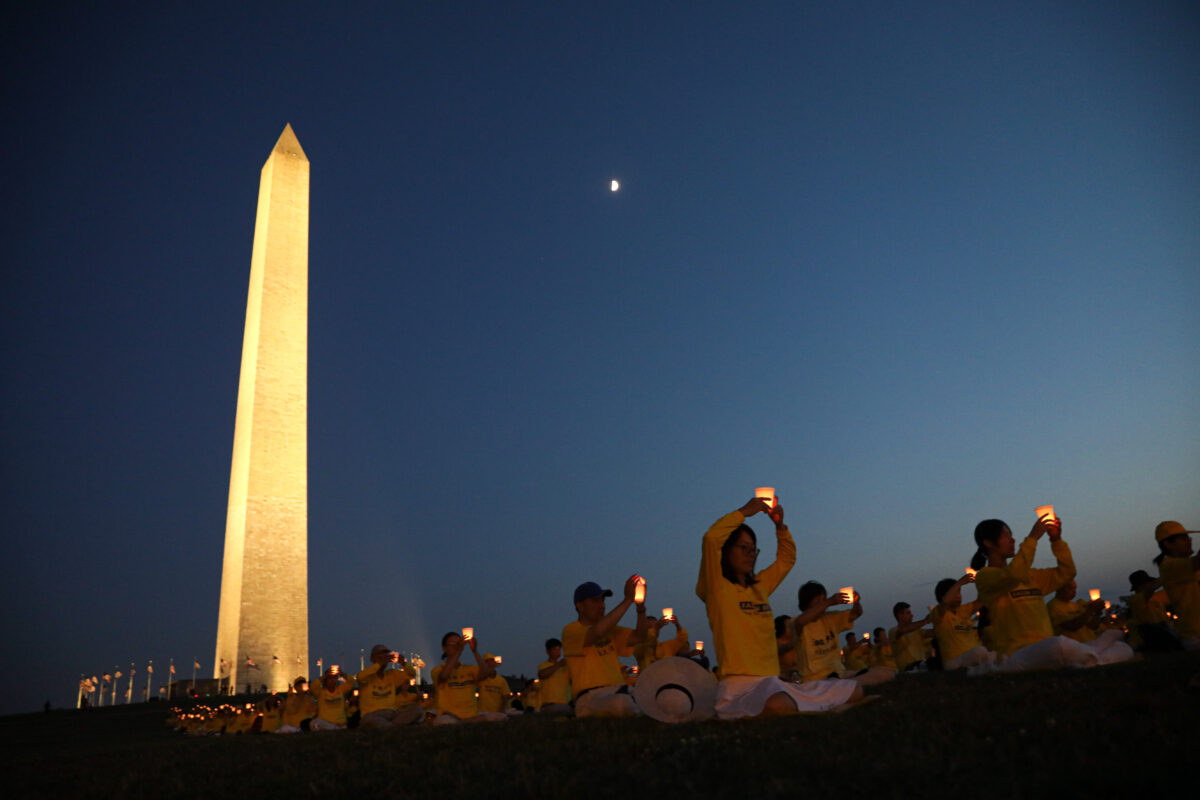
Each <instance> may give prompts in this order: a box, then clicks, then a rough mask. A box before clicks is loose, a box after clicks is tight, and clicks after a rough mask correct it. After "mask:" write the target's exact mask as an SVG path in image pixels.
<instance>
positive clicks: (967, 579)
mask: <svg viewBox="0 0 1200 800" xmlns="http://www.w3.org/2000/svg"><path fill="white" fill-rule="evenodd" d="M974 581H975V576H974V575H971V574H969V573H968V574H966V575H963V576H962V577H961V578H959V579H958V580H955V579H954V578H943V579H942V580H940V581H938V583H937V586H936V587H934V590H933V594H934V597H935V598H936V599H937V601H938V604H937V605H936V606H935V607H934V610H933V611H932V612H930V616H931V617H932V619H933V635H934V636H935V637H937V643H938V653H939V654H940V656H941V659H942V669H944V670H955V669H972V668H974V673H981V672H986V671H987V670H988V669H989V668H990V667H991V666H993V665H994V664H995V663H996V654H995V653H993V652H992V651H991V650H988V649H987V648H986V647H984V646H983V642H982V641H981V640H980V638H979V631H978V630H977V629H976V627H975V623H974V622H972V621H971V618H972V617H973V616H974V615H975V614H976V613H978V612H979V609H980V608H981V605H980V602H979V601H978V600H973V601H972V602H970V603H963V601H962V587H963V586H965V585H966V584H968V583H973V582H974Z"/></svg>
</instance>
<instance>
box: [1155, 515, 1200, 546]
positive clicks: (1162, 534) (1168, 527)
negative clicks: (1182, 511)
mask: <svg viewBox="0 0 1200 800" xmlns="http://www.w3.org/2000/svg"><path fill="white" fill-rule="evenodd" d="M1181 533H1200V531H1189V530H1186V529H1184V527H1183V526H1182V525H1180V524H1179V523H1178V522H1174V521H1172V520H1167V521H1166V522H1160V523H1158V525H1156V526H1154V541H1156V542H1161V541H1163V540H1164V539H1170V538H1171V537H1172V536H1178V535H1179V534H1181Z"/></svg>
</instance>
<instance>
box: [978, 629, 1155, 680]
mask: <svg viewBox="0 0 1200 800" xmlns="http://www.w3.org/2000/svg"><path fill="white" fill-rule="evenodd" d="M1121 635H1122V634H1121V631H1118V630H1108V631H1105V632H1104V633H1103V634H1102V635H1101V636H1100V638H1099V639H1096V641H1094V642H1089V643H1087V644H1082V643H1081V642H1077V641H1075V640H1074V639H1068V638H1067V637H1066V636H1051V637H1050V638H1049V639H1043V640H1042V641H1040V642H1035V643H1033V644H1027V645H1025V646H1024V647H1022V648H1020V649H1019V650H1017V651H1015V652H1013V653H1011V654H1010V655H1009V656H1008V658H1006V659H1004V660H1003V661H1002V662H1000V669H1001V670H1003V671H1004V672H1024V671H1026V670H1034V669H1062V668H1064V667H1075V668H1083V667H1095V666H1097V665H1100V664H1116V663H1119V662H1121V661H1129V660H1130V659H1132V658H1133V648H1132V647H1130V646H1129V645H1127V644H1125V642H1123V641H1121Z"/></svg>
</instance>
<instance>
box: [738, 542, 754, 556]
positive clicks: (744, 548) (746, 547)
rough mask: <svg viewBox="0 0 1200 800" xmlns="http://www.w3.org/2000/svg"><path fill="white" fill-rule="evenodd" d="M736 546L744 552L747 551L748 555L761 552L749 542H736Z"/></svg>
mask: <svg viewBox="0 0 1200 800" xmlns="http://www.w3.org/2000/svg"><path fill="white" fill-rule="evenodd" d="M734 547H736V548H737V549H739V550H741V551H742V552H743V553H745V554H746V555H748V556H757V555H758V554H759V552H760V551H759V549H758V548H757V547H751V546H750V545H748V544H735V545H734Z"/></svg>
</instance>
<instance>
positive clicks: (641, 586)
mask: <svg viewBox="0 0 1200 800" xmlns="http://www.w3.org/2000/svg"><path fill="white" fill-rule="evenodd" d="M633 602H635V603H644V602H646V580H645V579H644V578H638V580H637V585H636V586H634V587H633Z"/></svg>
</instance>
